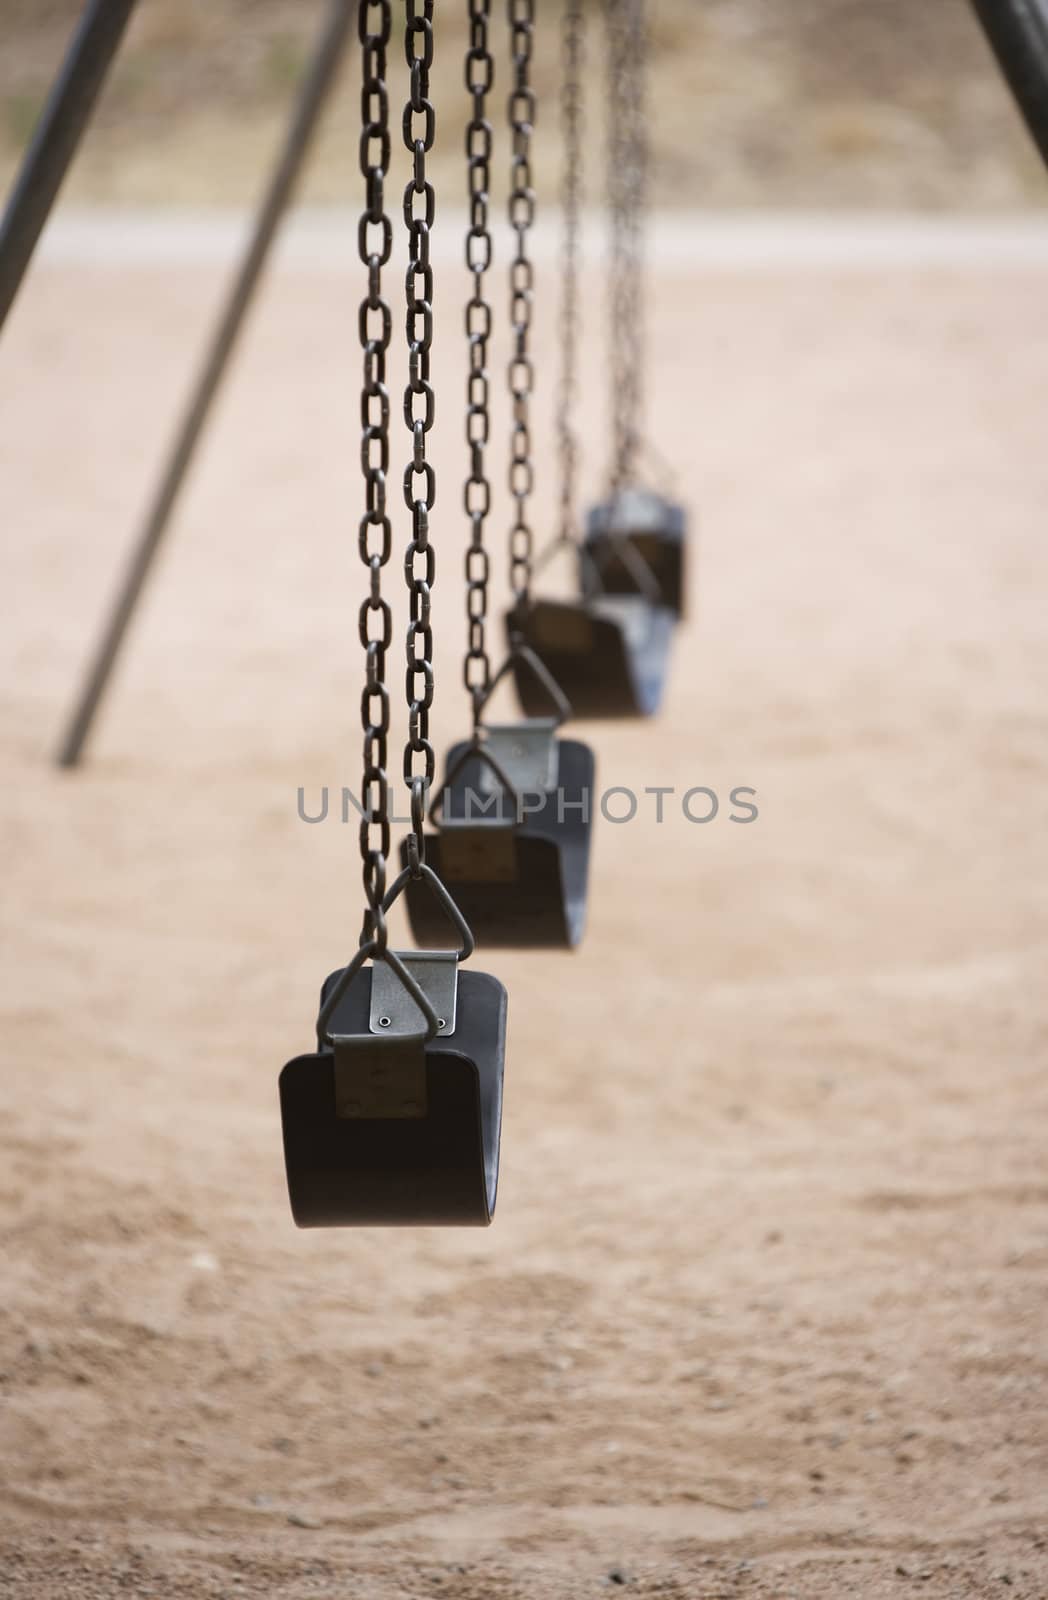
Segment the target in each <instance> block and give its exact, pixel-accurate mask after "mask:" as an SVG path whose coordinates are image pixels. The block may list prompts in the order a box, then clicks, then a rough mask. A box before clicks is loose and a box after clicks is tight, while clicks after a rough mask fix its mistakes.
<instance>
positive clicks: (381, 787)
mask: <svg viewBox="0 0 1048 1600" xmlns="http://www.w3.org/2000/svg"><path fill="white" fill-rule="evenodd" d="M390 27H391V19H390V0H361V3H360V8H359V12H358V29H359V34H360V44H361V59H362V83H361V91H360V117H361V131H360V170H361V173H362V175H363V178H364V210H363V212H362V213H361V216H360V222H359V224H358V229H357V244H358V249H359V253H360V259H361V261H362V262H363V264H364V266H365V267H366V268H367V282H368V290H367V295H366V296H365V298H364V300H363V301H362V302H361V306H360V312H359V317H358V328H359V336H360V344H361V348H362V350H363V352H364V363H363V366H364V371H363V384H362V387H361V394H360V412H361V416H360V421H361V427H362V430H363V432H362V439H361V447H360V462H361V470H362V472H363V475H364V505H365V510H364V515H363V516H362V517H361V519H360V528H359V534H358V548H359V551H360V559H361V560H362V561H363V563H364V565H365V567H366V568H367V571H368V575H369V583H368V594H367V598H366V599H365V600H364V601H363V603H362V604H361V607H360V618H359V631H360V642H361V644H362V645H363V646H364V650H365V681H364V692H363V695H362V696H361V702H360V719H361V726H362V728H363V730H364V752H363V753H364V776H363V782H362V785H361V796H360V804H361V808H362V815H361V822H360V854H361V859H362V862H363V880H364V893H365V895H366V897H367V907H366V910H365V912H364V929H363V933H362V941H364V942H366V941H368V940H371V941H373V942H374V944H375V947H376V950H378V951H382V950H384V949H385V948H386V923H385V916H384V914H383V910H382V897H383V895H384V894H385V892H386V860H387V858H388V856H389V850H390V827H389V779H388V778H387V776H386V758H387V746H388V739H389V692H388V690H387V688H386V651H387V650H388V649H389V646H390V643H391V642H392V638H393V616H392V612H391V611H390V607H389V604H388V602H387V601H386V600H384V599H383V597H382V568H383V567H384V566H385V565H386V562H387V561H388V560H389V557H390V550H391V542H392V541H391V530H390V520H389V516H388V514H387V512H386V475H387V473H388V471H389V391H388V389H387V388H386V351H387V350H388V348H389V341H390V334H391V330H392V319H391V315H390V309H389V305H388V304H387V302H386V301H385V300H384V299H383V298H382V268H383V267H384V266H385V265H386V263H387V262H388V260H389V257H390V252H391V250H392V247H393V229H392V225H391V223H390V219H389V217H388V216H387V214H386V210H385V193H384V184H385V176H386V172H387V171H388V169H389V157H390V139H389V99H388V96H387V93H386V53H387V46H388V44H389V39H390Z"/></svg>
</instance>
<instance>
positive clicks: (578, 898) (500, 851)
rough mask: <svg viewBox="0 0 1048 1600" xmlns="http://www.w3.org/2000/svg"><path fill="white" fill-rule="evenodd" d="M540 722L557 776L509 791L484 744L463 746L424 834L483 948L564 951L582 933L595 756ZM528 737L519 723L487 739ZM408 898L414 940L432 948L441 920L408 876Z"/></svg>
mask: <svg viewBox="0 0 1048 1600" xmlns="http://www.w3.org/2000/svg"><path fill="white" fill-rule="evenodd" d="M540 723H541V726H540V725H539V724H536V730H535V731H536V732H537V733H538V735H539V738H540V739H541V736H542V733H543V732H545V734H546V735H547V739H548V745H549V748H550V760H551V763H552V765H553V766H554V767H555V770H551V771H550V772H549V773H548V776H546V777H544V778H543V779H542V780H541V782H537V783H536V785H535V787H528V786H526V785H524V784H520V786H519V788H517V787H514V783H513V781H512V779H511V778H510V777H508V775H507V772H506V770H505V769H504V768H502V767H500V766H499V765H498V764H497V763H496V762H495V761H494V760H493V759H492V758H491V756H490V755H489V754H488V753H487V751H486V750H485V747H484V745H480V746H479V747H478V746H477V745H476V744H474V743H472V742H470V741H463V742H462V743H460V744H456V745H453V746H452V748H451V749H450V750H449V752H448V758H447V767H446V773H447V775H446V777H445V781H444V787H443V788H442V789H441V791H440V793H439V795H438V799H437V802H436V803H435V804H434V807H433V811H432V813H431V814H433V815H436V812H437V810H438V808H439V811H440V821H439V826H438V827H437V828H436V829H435V830H434V831H433V832H432V833H427V835H426V860H427V862H428V863H429V864H430V865H431V866H432V867H433V868H434V870H435V871H436V873H437V875H438V877H439V878H441V879H442V880H443V881H444V882H445V883H446V884H448V885H449V887H450V889H451V891H452V893H453V895H454V898H455V901H456V903H457V904H458V906H459V907H460V909H461V911H462V913H463V915H464V916H465V918H466V921H467V922H468V923H469V925H470V927H471V929H472V930H473V933H474V935H475V936H476V938H477V940H478V942H479V943H480V944H481V946H488V945H494V946H499V947H500V948H512V949H549V948H564V947H567V948H569V949H570V948H573V947H574V946H575V945H577V944H578V942H579V940H580V939H581V938H582V933H583V929H584V927H585V922H586V889H587V882H588V878H589V856H590V836H591V833H592V812H591V808H592V803H593V784H594V775H595V762H594V758H593V752H592V750H591V749H590V748H589V746H588V745H585V744H582V743H581V742H580V741H579V740H577V739H553V738H552V732H553V724H552V721H550V720H548V719H540ZM530 731H531V730H529V729H528V727H527V725H526V724H524V725H523V726H518V727H517V728H506V729H502V728H500V729H493V730H491V733H492V734H493V735H494V734H503V733H505V734H508V735H509V736H510V737H511V738H512V737H513V736H514V734H516V735H519V736H521V737H522V738H523V739H527V737H528V734H529V732H530ZM519 783H520V780H519V777H518V784H519ZM403 848H404V850H406V845H405V846H404V847H403ZM404 861H405V863H406V861H407V856H406V854H405V855H404ZM405 899H406V901H407V907H408V916H409V918H410V920H411V931H412V934H413V936H414V937H415V939H416V940H417V942H418V943H419V944H423V945H431V944H439V943H440V942H441V939H442V936H443V935H444V934H445V933H446V921H445V919H443V918H442V917H440V915H439V913H438V909H437V907H436V906H435V905H434V903H433V900H432V898H431V897H430V896H428V895H427V894H426V893H425V892H424V885H422V884H421V883H419V882H417V881H415V880H412V879H410V878H409V880H408V883H407V886H406V890H405Z"/></svg>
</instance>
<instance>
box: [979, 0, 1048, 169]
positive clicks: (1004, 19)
mask: <svg viewBox="0 0 1048 1600" xmlns="http://www.w3.org/2000/svg"><path fill="white" fill-rule="evenodd" d="M973 3H974V6H975V12H976V15H977V16H978V18H979V21H980V22H981V23H982V25H983V28H984V29H985V30H986V36H987V38H988V39H989V41H990V43H991V45H992V46H993V49H994V53H995V55H996V56H997V60H998V62H999V64H1000V68H1001V71H1002V72H1003V73H1004V76H1005V77H1006V78H1007V80H1008V83H1009V85H1010V87H1011V91H1012V93H1013V94H1014V96H1015V98H1016V100H1017V102H1018V105H1019V109H1020V110H1021V112H1022V114H1023V116H1024V117H1025V118H1026V126H1027V127H1028V128H1029V130H1030V133H1031V134H1032V136H1033V139H1034V142H1035V144H1036V145H1037V148H1038V150H1039V151H1040V152H1041V156H1042V159H1043V160H1044V162H1045V164H1046V165H1048V0H973Z"/></svg>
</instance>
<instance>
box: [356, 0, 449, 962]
mask: <svg viewBox="0 0 1048 1600" xmlns="http://www.w3.org/2000/svg"><path fill="white" fill-rule="evenodd" d="M432 16H433V0H423V3H422V5H421V9H420V6H419V4H418V3H416V0H407V21H406V26H405V33H404V51H405V55H406V57H407V61H408V66H409V69H410V72H411V89H410V96H409V99H408V103H407V105H406V106H405V109H404V119H403V135H404V143H405V144H406V145H407V147H408V149H409V150H410V151H411V154H412V160H413V169H412V176H411V179H410V181H409V183H408V185H407V188H406V190H405V193H404V219H405V222H406V224H407V227H408V233H409V265H408V270H407V275H406V280H405V283H406V298H407V315H406V328H407V340H408V384H407V388H406V390H405V393H404V416H405V420H406V422H407V425H408V428H409V429H410V431H411V435H412V458H411V461H410V463H409V465H408V467H407V469H406V471H405V474H404V498H405V500H406V501H407V504H408V507H409V509H410V511H411V542H410V544H409V546H408V551H407V556H406V558H405V573H406V577H407V582H408V588H409V591H410V617H411V621H410V625H409V627H408V635H407V675H406V676H407V699H408V707H409V710H408V740H407V744H406V746H405V750H404V779H405V782H406V783H407V784H408V786H409V788H410V790H411V826H412V834H411V839H410V840H409V856H410V859H411V862H412V865H413V866H414V867H415V868H416V869H417V867H418V864H419V863H420V861H421V858H422V854H423V849H424V846H423V843H422V819H423V813H424V805H425V793H426V788H427V787H428V785H429V784H430V783H431V782H432V779H433V773H434V757H433V747H432V745H431V744H430V743H429V737H428V735H429V708H430V706H431V705H432V703H433V632H432V628H431V626H430V590H431V587H432V583H433V570H434V558H433V550H432V547H431V546H430V544H429V513H430V510H431V509H432V506H433V501H434V498H435V495H436V479H435V474H434V471H433V467H432V465H431V464H430V463H429V462H428V461H427V460H426V434H427V433H428V432H429V430H430V429H431V428H432V426H433V417H434V402H433V389H432V387H431V385H430V382H429V366H430V347H431V345H432V341H433V310H432V300H433V273H432V268H431V266H430V261H429V236H430V229H431V227H432V225H433V213H434V205H435V196H434V192H433V186H432V184H431V183H429V182H427V179H426V153H427V151H429V150H430V149H431V148H432V145H433V138H434V133H435V125H434V124H435V118H434V113H433V107H432V105H431V103H430V101H429V98H428V95H429V69H430V65H431V63H432V59H433V29H432ZM358 32H359V37H360V45H361V65H362V82H361V92H360V104H361V132H360V170H361V173H362V175H363V178H364V197H365V198H364V210H363V212H362V213H361V217H360V221H359V224H358V230H357V247H358V252H359V255H360V260H361V262H362V263H363V265H364V266H365V267H366V269H367V285H368V287H367V294H366V296H365V297H364V300H363V301H362V302H361V306H360V311H359V316H358V330H359V338H360V345H361V349H362V351H363V357H364V360H363V381H362V385H361V394H360V410H361V419H360V420H361V429H362V435H361V469H362V472H363V477H364V514H363V516H362V517H361V520H360V528H359V536H358V547H359V551H360V558H361V560H362V562H363V563H364V566H365V567H366V569H367V572H368V580H369V581H368V594H367V597H366V598H365V599H364V601H363V602H362V604H361V607H360V615H359V633H360V642H361V644H362V645H363V646H364V651H365V678H364V692H363V694H362V696H361V708H360V709H361V726H362V728H363V732H364V745H363V780H362V784H361V795H360V805H361V823H360V853H361V859H362V863H363V881H364V894H365V897H366V901H367V905H366V909H365V912H364V927H363V932H362V935H361V942H362V943H370V944H371V945H372V947H373V950H374V953H375V954H376V955H382V954H383V953H384V952H385V950H386V947H387V932H386V921H385V914H384V910H383V904H382V902H383V898H384V896H385V892H386V864H387V861H388V858H389V853H390V843H391V840H390V816H389V778H388V776H387V774H386V762H387V758H388V745H389V725H390V717H389V691H388V689H387V687H386V652H387V650H388V649H389V647H390V645H391V643H392V640H393V615H392V611H391V609H390V606H389V602H388V601H387V600H386V599H385V598H384V597H383V594H382V569H383V567H384V566H385V565H386V564H387V562H388V561H389V558H390V553H391V550H392V526H391V523H390V518H389V513H388V510H387V506H386V480H387V477H388V474H389V409H390V408H389V390H388V388H387V385H386V352H387V351H388V349H389V344H390V338H391V334H392V313H391V311H390V307H389V302H388V301H387V300H386V299H385V298H384V297H383V293H382V269H383V267H384V266H386V264H387V263H388V261H389V259H390V256H391V254H392V250H393V225H392V223H391V221H390V218H389V215H388V213H387V211H386V208H385V178H386V174H387V173H388V171H389V162H390V132H389V94H388V90H387V87H386V66H387V55H388V47H389V42H390V35H391V0H360V4H359V9H358ZM420 561H421V569H420V567H419V562H420ZM419 758H421V771H417V770H416V765H417V763H418V762H419Z"/></svg>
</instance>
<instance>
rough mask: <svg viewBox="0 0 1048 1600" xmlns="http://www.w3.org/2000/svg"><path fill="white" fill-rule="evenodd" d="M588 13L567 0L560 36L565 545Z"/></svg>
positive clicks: (573, 496) (573, 524) (573, 459)
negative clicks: (583, 90) (583, 86)
mask: <svg viewBox="0 0 1048 1600" xmlns="http://www.w3.org/2000/svg"><path fill="white" fill-rule="evenodd" d="M584 27H585V12H584V9H583V0H565V3H564V12H563V26H562V37H561V53H562V56H563V61H564V74H563V77H562V79H561V92H560V127H561V139H562V141H563V145H564V166H563V171H562V175H561V213H562V216H563V220H564V237H563V244H562V252H561V294H560V374H559V383H558V395H557V448H558V453H559V456H560V529H559V533H558V539H559V541H560V543H561V544H570V543H571V542H572V541H573V540H574V539H575V538H576V537H577V521H576V516H577V485H578V459H579V446H578V436H577V434H576V431H575V406H576V400H577V389H578V373H577V368H578V350H579V326H578V304H579V211H580V206H581V201H582V71H583V47H584Z"/></svg>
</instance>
